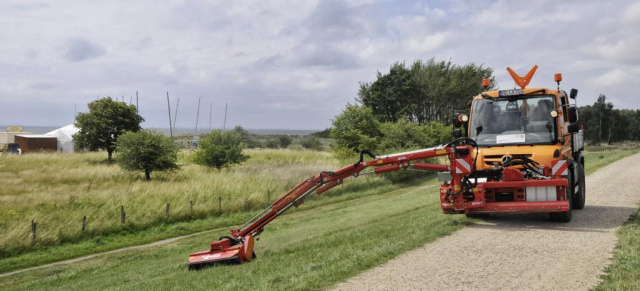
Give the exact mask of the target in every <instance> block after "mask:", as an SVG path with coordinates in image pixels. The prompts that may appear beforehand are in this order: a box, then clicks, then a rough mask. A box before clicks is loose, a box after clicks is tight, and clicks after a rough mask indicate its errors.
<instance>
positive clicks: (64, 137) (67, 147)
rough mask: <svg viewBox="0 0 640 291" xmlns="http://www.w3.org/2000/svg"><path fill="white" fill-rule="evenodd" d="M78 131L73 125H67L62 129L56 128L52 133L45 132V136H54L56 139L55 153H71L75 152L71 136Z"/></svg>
mask: <svg viewBox="0 0 640 291" xmlns="http://www.w3.org/2000/svg"><path fill="white" fill-rule="evenodd" d="M78 131H80V129H79V128H77V127H75V126H74V125H73V124H71V125H67V126H65V127H62V128H58V129H56V130H54V131H51V132H47V133H46V134H45V135H48V136H54V137H56V139H58V146H57V151H58V152H60V153H73V152H75V143H74V141H73V135H74V134H76V133H78Z"/></svg>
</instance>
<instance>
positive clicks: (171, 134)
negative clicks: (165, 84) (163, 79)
mask: <svg viewBox="0 0 640 291" xmlns="http://www.w3.org/2000/svg"><path fill="white" fill-rule="evenodd" d="M167 107H168V108H169V136H170V137H171V138H173V129H172V128H171V103H169V92H167Z"/></svg>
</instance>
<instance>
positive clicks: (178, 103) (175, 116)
mask: <svg viewBox="0 0 640 291" xmlns="http://www.w3.org/2000/svg"><path fill="white" fill-rule="evenodd" d="M178 106H180V97H178V101H176V114H174V115H173V128H174V129H175V128H176V122H178Z"/></svg>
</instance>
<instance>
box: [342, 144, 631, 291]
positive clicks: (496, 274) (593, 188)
mask: <svg viewBox="0 0 640 291" xmlns="http://www.w3.org/2000/svg"><path fill="white" fill-rule="evenodd" d="M639 173H640V154H636V155H633V156H631V157H628V158H625V159H622V160H620V161H617V162H615V163H613V164H610V165H608V166H606V167H604V168H602V169H600V170H598V171H597V172H595V173H593V174H591V175H590V176H588V177H587V179H586V183H587V205H586V207H585V208H584V209H583V210H577V211H574V212H573V220H572V222H570V223H553V222H549V221H548V215H546V214H530V215H520V216H506V215H505V216H498V217H492V218H490V219H488V220H486V221H483V222H481V223H479V224H476V225H472V226H469V227H466V228H465V229H463V230H460V231H458V232H456V233H454V234H452V235H450V236H447V237H443V238H441V239H438V240H437V241H435V242H433V243H430V244H427V245H425V246H423V247H421V248H419V249H416V250H413V251H410V252H407V253H404V254H402V255H400V256H398V257H397V258H395V259H393V260H391V261H389V262H388V263H386V264H384V265H382V266H379V267H377V268H374V269H371V270H369V271H366V272H364V273H362V274H360V275H359V276H356V277H353V278H351V279H349V280H348V281H346V282H343V283H340V284H338V285H337V286H336V290H407V289H410V290H588V289H590V288H592V287H594V286H596V285H597V284H598V283H599V281H600V280H599V277H600V275H601V274H603V271H604V269H605V267H606V266H607V265H608V264H609V263H610V258H611V257H612V254H613V250H614V247H615V245H616V235H615V231H616V229H617V228H618V226H620V225H621V224H622V223H623V222H624V221H626V220H627V219H628V218H629V216H630V215H632V214H633V213H634V212H635V210H636V209H637V203H638V202H639V201H640V190H638V189H640V179H638V177H639V175H638V174H639Z"/></svg>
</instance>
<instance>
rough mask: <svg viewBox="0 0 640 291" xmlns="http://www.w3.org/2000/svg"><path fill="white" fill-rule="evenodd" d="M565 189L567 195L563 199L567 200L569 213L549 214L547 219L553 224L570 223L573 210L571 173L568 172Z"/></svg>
mask: <svg viewBox="0 0 640 291" xmlns="http://www.w3.org/2000/svg"><path fill="white" fill-rule="evenodd" d="M567 182H568V183H567V189H566V190H565V191H566V192H565V193H569V195H566V194H565V197H567V198H568V199H569V211H565V212H550V213H549V218H550V219H551V221H553V222H569V221H571V209H572V208H573V195H572V194H573V187H572V185H573V173H571V170H569V176H568V177H567Z"/></svg>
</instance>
